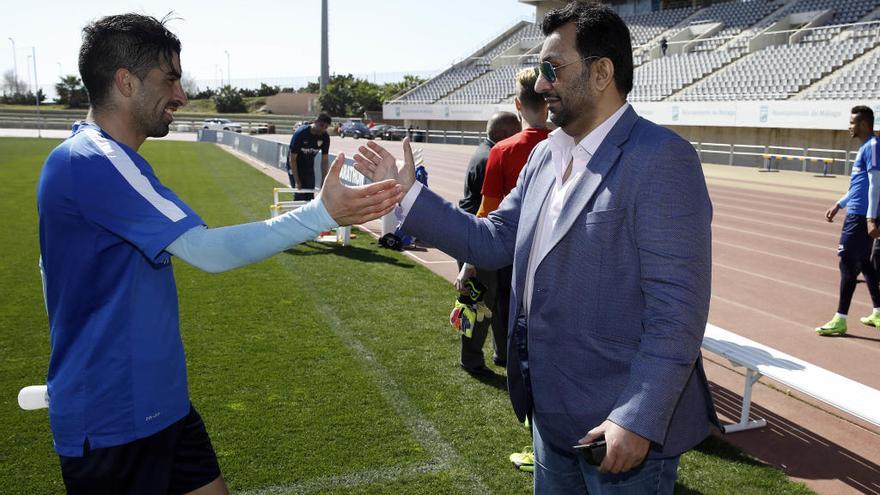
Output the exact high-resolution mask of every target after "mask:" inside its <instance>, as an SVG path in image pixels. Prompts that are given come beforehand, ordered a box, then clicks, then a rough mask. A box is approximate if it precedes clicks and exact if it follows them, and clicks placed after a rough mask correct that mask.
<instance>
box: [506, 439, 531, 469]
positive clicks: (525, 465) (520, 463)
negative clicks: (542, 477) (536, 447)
mask: <svg viewBox="0 0 880 495" xmlns="http://www.w3.org/2000/svg"><path fill="white" fill-rule="evenodd" d="M509 459H510V462H512V463H513V465H514V466H516V468H517V469H519V470H520V471H525V472H527V473H534V472H535V452H534V451H533V450H532V446H531V445H528V446H526V447H525V448H524V449H523V451H522V452H514V453H513V454H510V457H509Z"/></svg>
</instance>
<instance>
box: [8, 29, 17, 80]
mask: <svg viewBox="0 0 880 495" xmlns="http://www.w3.org/2000/svg"><path fill="white" fill-rule="evenodd" d="M9 41H11V42H12V73H13V74H14V77H15V84H14V85H13V88H14V91H15V92H16V93H18V61H17V59H16V57H15V40H14V39H12V36H10V37H9Z"/></svg>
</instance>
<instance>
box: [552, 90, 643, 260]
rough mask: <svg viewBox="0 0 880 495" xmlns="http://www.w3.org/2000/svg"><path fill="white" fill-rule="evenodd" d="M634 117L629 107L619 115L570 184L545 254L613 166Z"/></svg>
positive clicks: (570, 223)
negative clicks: (570, 189) (584, 166)
mask: <svg viewBox="0 0 880 495" xmlns="http://www.w3.org/2000/svg"><path fill="white" fill-rule="evenodd" d="M638 118H639V116H638V115H637V114H636V112H635V110H633V109H632V107H630V108H628V109H627V110H626V111H625V112H624V113H623V115H621V117H620V120H618V121H617V123H616V124H614V127H612V128H611V132H609V133H608V135H607V136H606V137H605V140H604V141H602V144H600V145H599V148H598V149H597V150H596V154H595V155H593V157H592V158H591V159H590V162H589V163H588V164H587V168H586V170H584V173H583V174H581V176H580V177H579V178H578V179H577V181H578V182H577V183H576V184H574V186H573V187H574V190H573V191H572V192H571V196H570V197H569V199H568V201H567V202H566V203H565V205H564V206H563V207H562V212H561V213H560V215H559V220H558V221H557V222H556V228H555V229H553V235H552V237H551V240H550V249H549V250H548V252H549V251H550V250H552V249H553V248H554V247H556V244H557V243H559V241H561V240H562V238H563V237H565V234H567V233H568V231H569V230H570V229H571V227H572V226H573V225H574V223H575V221H576V220H577V219H578V217H579V216H580V214H581V212H583V210H584V208H586V207H587V204H589V202H590V200H591V199H592V198H593V196H594V195H595V194H596V191H597V190H598V189H599V185H600V184H602V181H603V180H604V179H605V177H607V176H608V173H609V172H610V171H611V169H612V168H614V165H616V164H617V161H618V159H619V158H620V153H621V152H620V145H622V144H623V143H624V142H625V141H626V140H627V139H628V138H629V134H630V132H631V131H632V127H633V125H635V123H636V121H637V120H638Z"/></svg>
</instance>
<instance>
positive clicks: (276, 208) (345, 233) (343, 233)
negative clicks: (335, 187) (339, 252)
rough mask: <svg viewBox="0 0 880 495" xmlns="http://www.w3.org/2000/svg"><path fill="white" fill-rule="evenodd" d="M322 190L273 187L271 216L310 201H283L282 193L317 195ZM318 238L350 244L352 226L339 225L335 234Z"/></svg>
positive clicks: (323, 240)
mask: <svg viewBox="0 0 880 495" xmlns="http://www.w3.org/2000/svg"><path fill="white" fill-rule="evenodd" d="M320 191H321V189H294V188H292V187H276V188H274V189H272V197H273V201H274V202H273V203H272V204H271V205H269V217H270V218H274V217H277V216H278V215H281V214H283V213H286V212H288V211H292V210H295V209H297V208H299V207H301V206H304V205H305V204H306V203H308V201H303V200H292V201H282V200H281V195H282V194H291V195H294V194H296V193H312V194H315V195H317V194H318V193H319V192H320ZM294 197H295V196H294ZM317 240H318V241H320V242H336V243H338V244H342V245H343V246H348V245H350V244H351V226H350V225H346V226H344V227H337V228H336V235H335V236H318V239H317Z"/></svg>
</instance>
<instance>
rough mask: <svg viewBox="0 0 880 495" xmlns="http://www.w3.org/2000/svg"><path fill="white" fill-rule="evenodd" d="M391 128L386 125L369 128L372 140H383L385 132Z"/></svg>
mask: <svg viewBox="0 0 880 495" xmlns="http://www.w3.org/2000/svg"><path fill="white" fill-rule="evenodd" d="M391 127H392V126H390V125H388V124H376V125H374V126H373V127H371V128H370V133H371V134H372V135H373V139H385V136H384V134H385V131H386V130H388V129H391Z"/></svg>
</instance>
